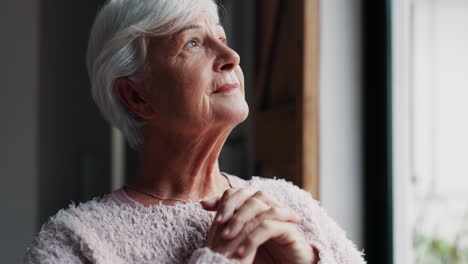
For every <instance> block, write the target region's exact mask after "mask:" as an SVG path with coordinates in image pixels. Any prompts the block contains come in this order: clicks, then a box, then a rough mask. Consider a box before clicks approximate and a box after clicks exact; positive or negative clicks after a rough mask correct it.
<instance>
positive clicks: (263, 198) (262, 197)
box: [252, 191, 280, 207]
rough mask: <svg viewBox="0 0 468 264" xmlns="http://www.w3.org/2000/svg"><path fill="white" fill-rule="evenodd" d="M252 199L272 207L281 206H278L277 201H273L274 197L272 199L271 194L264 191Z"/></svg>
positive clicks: (258, 192)
mask: <svg viewBox="0 0 468 264" xmlns="http://www.w3.org/2000/svg"><path fill="white" fill-rule="evenodd" d="M252 197H254V198H257V199H259V200H261V201H263V202H264V203H266V204H267V205H269V206H270V207H280V204H278V203H277V202H276V201H275V199H273V197H271V196H270V195H269V194H267V193H265V192H264V191H257V192H255V194H254V195H253V196H252Z"/></svg>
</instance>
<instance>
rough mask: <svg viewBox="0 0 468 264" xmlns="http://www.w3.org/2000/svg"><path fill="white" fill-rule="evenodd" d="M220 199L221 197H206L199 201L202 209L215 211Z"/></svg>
mask: <svg viewBox="0 0 468 264" xmlns="http://www.w3.org/2000/svg"><path fill="white" fill-rule="evenodd" d="M220 199H221V197H213V198H207V199H205V200H202V201H201V202H200V203H201V205H202V206H203V209H205V210H207V211H216V210H217V206H218V202H219V201H220Z"/></svg>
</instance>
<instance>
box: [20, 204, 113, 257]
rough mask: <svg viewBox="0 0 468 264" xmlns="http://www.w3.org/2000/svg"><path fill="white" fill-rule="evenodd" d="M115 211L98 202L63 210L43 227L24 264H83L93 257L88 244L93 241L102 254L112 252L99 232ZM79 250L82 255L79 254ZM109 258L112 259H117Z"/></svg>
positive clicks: (109, 206)
mask: <svg viewBox="0 0 468 264" xmlns="http://www.w3.org/2000/svg"><path fill="white" fill-rule="evenodd" d="M113 210H116V206H114V205H113V204H112V203H103V202H100V201H99V198H95V199H93V200H91V201H88V202H85V203H81V204H78V205H76V204H75V203H71V204H70V205H69V206H68V208H65V209H61V210H60V211H58V212H57V213H56V214H55V215H54V216H52V217H50V218H49V219H48V221H47V222H46V223H45V224H44V225H43V226H42V227H41V230H40V231H39V234H38V235H37V236H36V237H35V238H34V241H33V242H32V245H31V246H30V247H29V248H28V251H27V253H26V256H25V263H37V262H43V261H45V262H50V263H59V262H60V260H67V261H71V262H80V261H79V260H82V258H85V259H88V258H89V257H90V256H87V254H88V253H89V254H91V253H92V250H91V249H90V248H91V247H89V246H90V243H88V242H89V241H93V247H97V248H99V249H100V251H101V252H106V251H107V252H110V251H109V250H110V248H109V245H107V244H106V243H104V242H103V241H102V240H101V239H99V238H98V232H96V231H98V229H99V227H100V226H101V225H102V224H103V223H105V222H106V221H107V220H108V219H109V218H110V215H112V214H113ZM78 249H79V251H81V253H82V254H76V253H77V252H78ZM88 249H89V250H88ZM88 251H89V252H88ZM106 257H107V258H111V259H113V258H114V257H115V256H111V255H107V256H106ZM116 263H118V262H116Z"/></svg>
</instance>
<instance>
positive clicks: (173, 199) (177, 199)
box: [125, 184, 190, 203]
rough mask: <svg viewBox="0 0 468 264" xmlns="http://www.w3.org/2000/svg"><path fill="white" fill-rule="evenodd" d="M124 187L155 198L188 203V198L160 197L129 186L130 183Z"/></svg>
mask: <svg viewBox="0 0 468 264" xmlns="http://www.w3.org/2000/svg"><path fill="white" fill-rule="evenodd" d="M125 188H127V189H130V190H133V191H135V192H139V193H142V194H146V195H148V196H151V197H153V198H156V199H159V200H161V201H167V200H172V201H179V202H183V203H190V201H189V200H184V199H179V198H162V197H159V196H157V195H156V194H152V193H149V192H145V191H141V190H138V189H137V188H134V187H133V186H130V185H128V184H127V185H125Z"/></svg>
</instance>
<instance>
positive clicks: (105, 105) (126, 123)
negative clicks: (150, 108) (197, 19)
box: [86, 0, 218, 148]
mask: <svg viewBox="0 0 468 264" xmlns="http://www.w3.org/2000/svg"><path fill="white" fill-rule="evenodd" d="M203 1H204V2H203ZM204 3H207V4H208V7H209V8H210V10H212V11H213V14H214V15H215V16H218V6H217V4H216V3H215V2H214V1H213V0H108V1H107V2H106V3H105V4H104V6H103V7H102V9H101V10H100V12H99V13H98V15H97V17H96V19H95V21H94V24H93V27H92V29H91V34H90V39H89V43H88V52H87V59H86V63H87V68H88V74H89V78H90V81H91V94H92V97H93V99H94V101H95V102H96V104H97V106H98V107H99V110H100V111H101V114H102V115H103V117H104V119H106V120H107V121H108V122H109V123H110V124H111V125H112V126H114V127H116V128H117V129H119V130H120V131H121V132H122V134H123V135H124V136H125V138H126V139H127V142H128V143H129V145H130V146H131V147H132V148H138V147H139V145H140V144H141V143H142V138H141V128H142V126H143V125H144V122H143V120H141V119H139V118H138V117H137V116H135V115H134V114H133V113H132V112H131V111H130V110H129V109H127V107H125V106H124V105H122V103H121V102H120V100H119V99H118V98H117V96H116V95H115V93H114V91H113V86H114V82H115V80H116V79H118V78H120V77H129V78H131V79H132V80H136V75H137V74H138V72H139V71H140V70H141V69H142V68H144V65H145V63H146V54H147V50H146V49H147V44H148V41H147V40H148V36H163V35H170V34H173V33H175V32H177V30H179V29H181V28H182V27H184V26H186V25H187V23H189V22H190V20H192V19H193V18H194V15H197V13H198V12H197V11H198V10H200V8H202V7H205V6H206V5H204Z"/></svg>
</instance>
